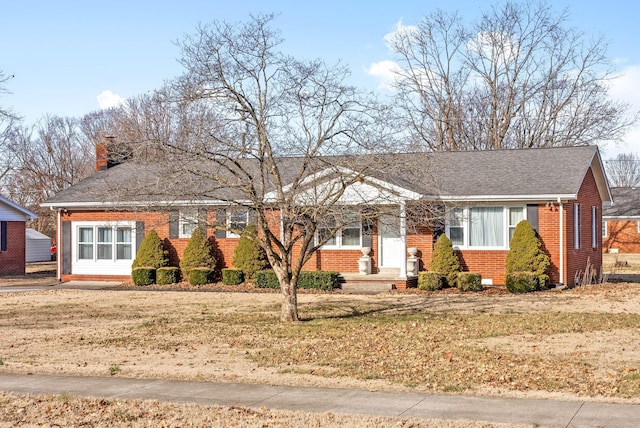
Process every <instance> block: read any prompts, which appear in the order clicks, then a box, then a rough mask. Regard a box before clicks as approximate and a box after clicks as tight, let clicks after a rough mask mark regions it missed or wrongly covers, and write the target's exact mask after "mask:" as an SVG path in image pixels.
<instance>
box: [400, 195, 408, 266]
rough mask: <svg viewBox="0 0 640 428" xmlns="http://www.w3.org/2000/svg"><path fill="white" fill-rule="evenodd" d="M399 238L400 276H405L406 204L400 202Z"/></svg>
mask: <svg viewBox="0 0 640 428" xmlns="http://www.w3.org/2000/svg"><path fill="white" fill-rule="evenodd" d="M400 240H401V241H402V255H401V256H400V278H406V277H407V204H406V202H405V201H401V202H400Z"/></svg>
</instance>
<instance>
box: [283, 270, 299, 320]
mask: <svg viewBox="0 0 640 428" xmlns="http://www.w3.org/2000/svg"><path fill="white" fill-rule="evenodd" d="M280 289H281V290H282V309H281V310H280V321H282V322H295V321H299V319H298V293H297V290H296V287H295V285H294V284H292V283H291V282H290V281H289V282H284V281H282V280H281V281H280Z"/></svg>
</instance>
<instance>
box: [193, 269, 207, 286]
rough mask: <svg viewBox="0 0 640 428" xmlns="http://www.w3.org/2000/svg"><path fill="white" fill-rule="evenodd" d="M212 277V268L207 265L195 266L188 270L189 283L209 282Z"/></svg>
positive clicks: (201, 283)
mask: <svg viewBox="0 0 640 428" xmlns="http://www.w3.org/2000/svg"><path fill="white" fill-rule="evenodd" d="M212 278H213V270H212V269H211V268H207V267H196V268H193V269H191V270H190V271H189V284H191V285H205V284H211V282H212Z"/></svg>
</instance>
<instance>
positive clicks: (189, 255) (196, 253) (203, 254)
mask: <svg viewBox="0 0 640 428" xmlns="http://www.w3.org/2000/svg"><path fill="white" fill-rule="evenodd" d="M215 266H216V259H215V257H214V256H213V253H212V251H211V245H210V244H209V241H207V238H206V236H205V235H204V232H203V231H202V229H200V228H199V227H196V228H195V229H194V230H193V234H192V235H191V238H190V239H189V242H188V243H187V248H185V249H184V254H183V256H182V259H180V270H181V271H182V277H183V278H189V282H191V277H190V276H189V273H190V272H191V270H192V269H194V268H209V269H211V270H212V269H213V268H215Z"/></svg>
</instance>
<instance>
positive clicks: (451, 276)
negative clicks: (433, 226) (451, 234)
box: [429, 234, 460, 287]
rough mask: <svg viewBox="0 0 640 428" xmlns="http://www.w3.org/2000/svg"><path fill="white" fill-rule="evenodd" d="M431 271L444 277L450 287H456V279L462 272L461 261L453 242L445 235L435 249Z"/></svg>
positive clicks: (430, 265)
mask: <svg viewBox="0 0 640 428" xmlns="http://www.w3.org/2000/svg"><path fill="white" fill-rule="evenodd" d="M429 270H430V271H432V272H438V273H440V274H442V275H444V277H445V279H446V285H447V286H448V287H453V286H455V283H456V277H457V276H458V272H460V260H459V259H458V256H457V255H456V253H455V251H454V250H453V245H451V240H449V238H448V237H447V235H445V234H442V235H440V237H439V238H438V240H437V241H436V245H435V246H434V247H433V253H431V262H430V263H429Z"/></svg>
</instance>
